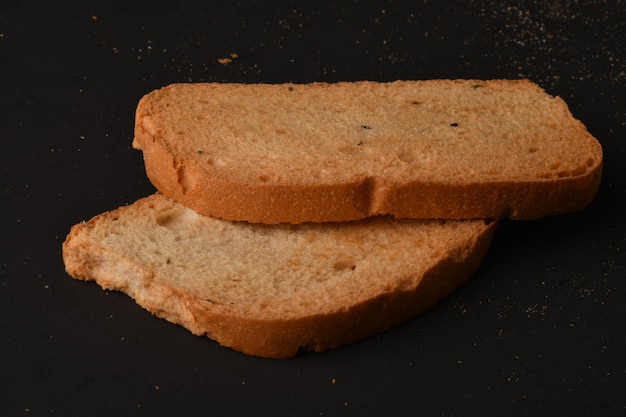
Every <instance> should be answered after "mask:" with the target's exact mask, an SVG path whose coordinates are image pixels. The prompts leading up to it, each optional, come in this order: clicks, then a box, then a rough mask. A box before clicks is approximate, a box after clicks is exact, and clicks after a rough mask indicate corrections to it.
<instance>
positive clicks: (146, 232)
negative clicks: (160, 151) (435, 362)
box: [63, 193, 497, 358]
mask: <svg viewBox="0 0 626 417" xmlns="http://www.w3.org/2000/svg"><path fill="white" fill-rule="evenodd" d="M496 224H497V222H496V221H493V222H487V221H483V220H467V221H452V220H451V221H439V220H394V219H392V218H390V217H388V216H375V217H371V218H368V219H364V220H359V221H354V222H344V223H302V224H299V225H290V224H280V225H265V224H251V223H246V222H231V221H227V220H221V219H217V218H212V217H206V216H202V215H200V214H198V213H197V212H195V211H193V210H191V209H189V208H187V207H185V206H183V205H180V204H179V203H176V202H174V201H173V200H171V199H168V198H167V197H165V196H163V195H162V194H160V193H157V194H154V195H152V196H150V197H147V198H144V199H141V200H139V201H137V202H136V203H134V204H132V205H130V206H124V207H121V208H119V209H117V210H114V211H111V212H107V213H104V214H101V215H99V216H96V217H94V218H93V219H91V220H90V221H88V222H83V223H80V224H77V225H75V226H74V227H73V228H72V229H71V231H70V233H69V235H68V237H67V239H66V241H65V243H64V244H63V259H64V262H65V265H66V270H67V272H68V273H69V274H70V275H72V276H73V277H75V278H78V279H83V280H95V281H96V282H97V283H98V284H99V285H101V286H102V287H103V288H105V289H110V290H120V291H123V292H125V293H126V294H128V295H129V296H131V297H132V298H134V299H135V300H136V302H137V303H138V304H139V305H141V306H143V307H144V308H145V309H147V310H148V311H150V312H152V313H153V314H155V315H157V316H159V317H162V318H165V319H167V320H169V321H171V322H173V323H178V324H181V325H183V326H184V327H186V328H187V329H189V330H190V331H191V332H193V333H194V334H196V335H206V336H208V337H210V338H212V339H214V340H216V341H217V342H219V343H220V344H222V345H224V346H229V347H231V348H233V349H235V350H238V351H241V352H244V353H247V354H250V355H258V356H264V357H273V358H284V357H290V356H293V355H295V354H296V353H298V352H299V351H300V350H313V351H323V350H327V349H333V348H336V347H339V346H341V345H344V344H347V343H351V342H354V341H357V340H359V339H361V338H364V337H366V336H368V335H371V334H374V333H376V332H380V331H383V330H385V329H387V328H389V327H390V326H393V325H395V324H397V323H400V322H402V321H404V320H407V319H408V318H410V317H412V316H414V315H416V314H418V313H419V312H422V311H424V310H426V309H428V308H429V307H431V306H433V305H434V304H435V303H436V302H437V301H439V300H440V299H442V298H443V297H445V296H446V295H447V294H449V293H450V292H451V291H452V290H454V289H455V288H456V287H458V286H459V285H460V284H462V283H463V282H464V281H465V280H466V279H468V278H469V277H470V276H471V275H472V274H473V273H474V272H475V270H476V269H477V267H478V265H479V263H480V262H481V260H482V258H483V256H484V254H485V253H486V251H487V249H488V246H489V244H490V241H491V238H492V235H493V233H494V231H495V229H496Z"/></svg>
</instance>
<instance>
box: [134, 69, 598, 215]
mask: <svg viewBox="0 0 626 417" xmlns="http://www.w3.org/2000/svg"><path fill="white" fill-rule="evenodd" d="M433 82H440V83H442V84H446V83H449V82H452V83H454V82H462V83H464V85H471V84H472V83H479V82H480V83H482V84H481V85H487V83H489V82H484V81H471V80H463V81H461V80H456V81H442V80H439V81H433ZM491 83H492V84H493V85H495V86H501V85H502V86H509V88H511V87H510V85H513V86H514V87H513V88H517V89H520V90H539V91H540V93H538V94H539V95H540V96H542V95H545V93H543V90H540V89H539V88H538V87H537V86H536V85H534V84H532V83H530V82H528V81H525V80H521V81H506V80H495V81H491ZM340 84H341V83H340ZM343 84H344V85H345V88H346V89H353V88H356V87H354V85H353V84H354V83H343ZM315 85H316V86H317V88H319V89H321V90H324V88H325V87H327V85H324V84H319V83H317V84H315ZM377 85H379V83H369V82H365V83H364V84H363V87H359V88H376V86H377ZM403 85H405V84H400V85H399V86H398V88H402V86H403ZM176 87H177V86H176V85H174V86H170V87H168V89H176ZM225 88H228V87H225ZM249 88H250V89H254V88H257V86H254V85H253V86H250V87H249ZM284 88H287V87H286V86H284ZM310 88H316V87H310ZM546 96H547V95H546ZM158 97H160V96H159V95H156V96H155V95H154V94H149V95H147V96H146V97H144V98H143V99H142V100H141V102H140V103H139V105H138V108H137V114H136V125H135V139H134V146H135V147H136V148H138V149H141V150H142V151H143V153H144V160H145V165H146V171H147V175H148V177H149V178H150V180H151V181H152V182H153V184H154V185H155V186H156V188H157V189H158V190H159V191H161V192H163V193H164V194H166V195H167V196H169V197H170V198H173V199H174V200H176V201H179V202H181V203H182V204H184V205H186V206H189V207H191V208H193V209H194V210H196V211H198V212H199V213H202V214H205V215H210V216H216V217H221V218H225V219H229V220H246V221H249V222H259V223H269V224H273V223H280V222H290V223H300V222H311V221H312V222H326V221H346V220H356V219H361V218H365V217H368V216H372V215H378V214H391V215H393V216H396V217H398V218H445V219H472V218H501V217H509V218H512V219H527V220H528V219H536V218H539V217H543V216H548V215H554V214H560V213H565V212H570V211H576V210H579V209H581V208H583V207H585V206H587V205H588V204H590V202H591V201H592V200H593V199H594V197H595V194H596V192H597V189H598V186H599V184H600V180H601V173H602V149H601V146H600V144H599V143H598V142H597V140H595V139H594V138H593V137H592V136H591V135H590V134H589V133H588V132H587V130H586V129H585V127H584V125H582V123H580V122H579V121H577V120H575V119H574V118H573V117H572V115H571V114H570V113H569V110H568V109H567V106H566V105H565V103H564V102H563V101H562V100H560V99H558V98H554V100H553V101H554V112H555V113H557V114H558V117H555V118H556V119H557V120H558V121H559V122H561V123H564V124H567V125H566V126H563V129H566V130H567V132H568V135H569V137H575V138H576V139H575V140H573V142H574V143H577V144H579V146H581V147H585V148H586V149H587V154H586V160H585V161H581V162H580V165H581V166H580V167H579V168H576V170H577V172H564V173H563V174H559V175H554V176H551V177H550V178H544V177H542V173H540V172H537V173H536V175H535V176H532V177H528V176H522V177H520V178H511V177H504V176H502V178H500V177H498V176H493V175H492V176H489V175H485V176H484V177H478V178H474V179H471V180H464V179H463V176H462V175H461V176H457V177H453V176H452V175H450V177H448V176H446V175H445V174H442V175H440V176H439V177H436V178H435V179H433V178H426V179H424V178H421V177H420V173H419V169H418V168H416V169H415V170H413V171H411V172H409V173H408V174H407V175H405V176H403V177H401V178H397V177H391V178H388V177H385V176H384V175H382V174H379V173H377V172H370V173H368V174H364V175H362V176H360V177H358V178H356V179H354V180H352V181H348V182H346V181H314V182H310V183H302V182H301V181H300V182H292V181H290V180H289V179H287V180H283V181H274V182H273V181H269V182H258V181H257V182H255V181H248V180H245V181H242V180H238V179H237V178H235V177H233V176H232V175H231V176H223V175H220V174H219V173H218V171H217V170H215V169H213V167H210V166H208V165H207V164H206V163H204V162H203V161H202V159H201V158H195V157H193V156H190V155H183V154H180V153H178V152H177V151H176V150H174V148H173V146H172V142H171V141H173V140H176V139H174V138H171V137H167V136H168V134H167V133H166V132H165V131H164V130H163V129H162V128H160V127H159V118H160V117H161V116H162V115H161V114H159V111H160V110H158V109H156V108H155V107H154V106H155V105H154V103H153V101H156V100H158ZM160 100H166V99H164V98H160ZM472 117H474V116H472ZM563 120H566V121H567V122H566V123H565V122H562V121H563ZM540 139H542V140H549V138H540ZM577 146H578V145H577ZM512 161H515V158H512ZM347 163H348V162H347ZM511 163H514V162H511ZM557 164H558V163H557ZM307 169H310V170H315V169H316V167H314V166H309V167H307ZM477 169H478V168H477ZM444 172H445V171H444ZM286 175H287V176H288V174H286ZM242 178H243V177H242Z"/></svg>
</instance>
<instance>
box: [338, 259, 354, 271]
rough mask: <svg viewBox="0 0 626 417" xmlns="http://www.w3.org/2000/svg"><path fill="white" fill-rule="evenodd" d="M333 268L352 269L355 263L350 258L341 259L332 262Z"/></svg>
mask: <svg viewBox="0 0 626 417" xmlns="http://www.w3.org/2000/svg"><path fill="white" fill-rule="evenodd" d="M333 269H334V270H335V271H345V270H346V269H349V270H352V271H354V270H355V269H356V265H355V263H354V260H352V259H342V260H340V261H337V262H335V263H334V264H333Z"/></svg>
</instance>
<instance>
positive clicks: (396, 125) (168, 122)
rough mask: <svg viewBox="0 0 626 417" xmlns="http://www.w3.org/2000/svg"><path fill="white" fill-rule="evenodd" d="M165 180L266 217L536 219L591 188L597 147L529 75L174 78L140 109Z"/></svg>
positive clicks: (195, 199)
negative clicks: (270, 81) (272, 80)
mask: <svg viewBox="0 0 626 417" xmlns="http://www.w3.org/2000/svg"><path fill="white" fill-rule="evenodd" d="M134 146H135V147H136V148H139V149H141V150H142V151H143V153H144V159H145V164H146V170H147V174H148V176H149V178H150V180H151V181H152V182H153V184H154V185H155V186H156V188H157V189H158V190H160V191H161V192H163V193H164V194H166V195H167V196H169V197H170V198H173V199H174V200H176V201H178V202H181V203H183V204H184V205H186V206H189V207H191V208H193V209H195V210H196V211H198V212H200V213H202V214H205V215H211V216H217V217H221V218H226V219H231V220H247V221H251V222H261V223H279V222H292V223H298V222H306V221H314V222H323V221H345V220H354V219H360V218H364V217H367V216H370V215H375V214H392V215H394V216H396V217H398V218H445V219H467V218H500V217H505V216H508V217H510V218H514V219H533V218H538V217H542V216H546V215H552V214H558V213H563V212H568V211H574V210H578V209H581V208H583V207H584V206H586V205H587V204H589V203H590V201H591V200H592V199H593V198H594V196H595V193H596V191H597V188H598V185H599V182H600V175H601V168H602V149H601V146H600V144H599V143H598V141H597V140H596V139H595V138H594V137H592V136H591V135H590V134H589V133H588V132H587V130H586V129H585V127H584V125H583V124H582V123H581V122H579V121H578V120H576V119H574V117H573V116H572V114H571V113H570V112H569V110H568V108H567V105H566V104H565V102H564V101H563V100H561V99H560V98H558V97H552V96H550V95H548V94H546V93H545V92H544V91H543V90H542V89H541V88H540V87H538V86H537V85H535V84H533V83H532V82H530V81H528V80H492V81H478V80H433V81H397V82H391V83H377V82H367V81H364V82H353V83H345V82H342V83H336V84H324V83H314V84H305V85H297V84H279V85H264V84H260V85H259V84H253V85H244V84H218V83H215V84H212V83H208V84H175V85H171V86H169V87H166V88H163V89H160V90H157V91H154V92H152V93H150V94H148V95H146V96H145V97H143V98H142V99H141V101H140V102H139V105H138V107H137V113H136V125H135V139H134Z"/></svg>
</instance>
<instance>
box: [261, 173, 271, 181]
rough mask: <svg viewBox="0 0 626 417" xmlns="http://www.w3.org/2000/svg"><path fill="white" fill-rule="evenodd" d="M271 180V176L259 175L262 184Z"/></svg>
mask: <svg viewBox="0 0 626 417" xmlns="http://www.w3.org/2000/svg"><path fill="white" fill-rule="evenodd" d="M270 179H271V178H270V176H269V175H259V181H261V182H268V181H269V180H270Z"/></svg>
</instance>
